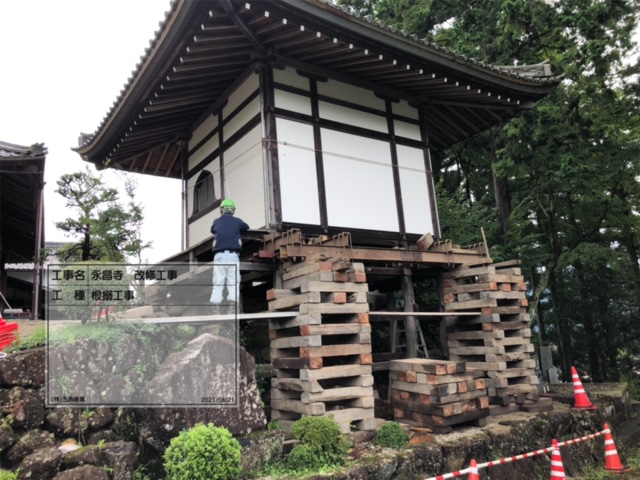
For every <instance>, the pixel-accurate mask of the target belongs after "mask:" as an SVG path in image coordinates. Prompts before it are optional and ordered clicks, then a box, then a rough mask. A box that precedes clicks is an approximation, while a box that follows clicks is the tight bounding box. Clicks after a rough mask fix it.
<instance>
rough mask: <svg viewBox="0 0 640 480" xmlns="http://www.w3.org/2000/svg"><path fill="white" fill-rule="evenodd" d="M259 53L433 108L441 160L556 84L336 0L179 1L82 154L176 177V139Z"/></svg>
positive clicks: (542, 71) (84, 141) (82, 143)
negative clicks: (484, 60) (454, 48)
mask: <svg viewBox="0 0 640 480" xmlns="http://www.w3.org/2000/svg"><path fill="white" fill-rule="evenodd" d="M231 43H233V44H234V45H236V46H237V48H236V49H235V50H234V49H232V50H229V45H230V44H231ZM260 52H262V53H263V54H265V55H272V58H275V59H276V61H280V59H282V60H283V61H284V62H285V63H286V62H287V61H288V62H290V63H291V64H292V65H297V66H296V67H295V68H303V69H304V65H313V66H314V67H318V68H319V69H320V71H324V72H337V73H338V74H339V75H342V77H344V78H352V79H355V80H357V81H361V82H363V84H364V85H371V86H374V88H376V89H378V92H379V93H383V94H386V95H389V96H391V97H397V98H404V99H406V100H408V101H412V102H420V101H423V100H425V99H426V100H428V102H429V108H430V117H429V122H431V123H428V124H427V128H428V129H430V141H431V147H432V148H433V149H434V150H438V149H442V148H446V147H447V146H449V145H452V144H453V143H456V142H458V141H460V140H462V139H463V138H466V137H467V136H470V135H473V134H474V133H477V132H479V131H481V130H484V129H486V128H488V127H489V126H491V125H494V124H496V123H499V122H501V121H504V120H506V119H508V118H511V117H512V116H513V115H515V114H516V113H517V112H518V111H520V110H523V109H526V108H531V106H532V105H533V103H534V102H535V101H537V100H538V99H540V98H542V97H544V96H545V95H546V94H547V93H548V92H549V91H550V90H551V89H552V88H553V86H554V85H555V84H557V83H558V81H559V77H553V76H551V74H550V73H551V72H550V70H549V66H548V64H539V65H535V66H529V67H527V68H526V69H524V68H523V67H520V66H518V67H512V66H492V65H488V64H485V63H482V62H479V61H477V60H475V59H472V58H469V57H466V56H464V55H459V54H457V53H455V52H453V51H451V50H450V49H447V48H443V47H440V46H438V45H436V44H434V43H430V42H428V41H427V40H425V39H421V38H419V37H418V36H417V35H411V34H410V33H408V32H406V31H402V30H398V29H397V28H395V27H394V26H393V25H391V26H388V25H385V24H384V23H382V22H377V21H375V20H374V19H373V18H371V17H369V16H365V17H361V16H360V15H359V13H358V12H357V11H356V10H354V9H351V8H349V7H346V6H341V7H338V6H336V5H334V4H333V2H332V1H331V0H269V1H266V0H253V1H251V0H245V1H241V0H220V1H213V0H209V1H205V0H201V1H193V2H191V1H189V0H174V1H173V2H172V3H171V6H170V9H169V11H168V12H167V13H166V14H165V17H164V19H163V20H162V21H161V22H160V25H159V29H158V30H157V31H156V32H155V35H154V38H153V39H152V40H151V41H150V43H149V46H148V47H147V48H146V49H145V52H144V54H143V55H142V56H141V57H140V61H139V62H138V63H137V64H136V66H135V69H134V70H133V71H132V72H131V76H130V77H129V78H128V80H127V82H126V84H125V85H124V87H123V88H122V89H121V90H120V93H119V95H118V96H117V98H116V99H115V100H114V102H113V104H112V105H111V107H110V108H109V110H108V112H107V113H106V115H105V116H104V118H103V119H102V121H101V123H100V125H99V126H98V127H97V129H96V130H95V133H93V134H81V135H80V138H79V147H78V148H76V149H75V150H76V151H77V152H79V153H80V154H81V155H82V156H83V158H84V159H85V160H88V161H91V162H93V163H95V164H96V165H97V166H98V167H101V166H103V165H104V164H105V162H107V161H108V162H115V163H117V164H120V166H121V167H123V168H127V169H129V171H137V172H141V173H151V174H154V175H162V176H168V177H176V178H179V176H180V168H181V167H180V165H179V162H176V161H175V159H176V158H177V156H178V154H179V148H178V147H177V140H176V139H177V138H181V136H183V135H184V132H185V131H188V129H189V128H190V127H191V126H192V125H193V123H194V122H195V121H196V120H197V119H198V118H199V117H200V115H201V114H202V113H203V112H204V111H205V110H207V108H210V107H211V105H213V104H214V103H215V102H216V101H218V100H220V96H221V95H222V94H223V92H224V91H226V88H228V87H229V86H230V85H231V84H232V83H233V80H234V79H235V78H238V76H239V75H240V74H241V73H242V72H243V71H244V70H245V69H247V68H249V66H250V65H251V63H252V62H253V61H254V59H255V56H254V55H253V54H254V53H260ZM225 55H226V57H225ZM223 57H224V58H223ZM367 69H370V70H367ZM347 81H348V80H347ZM365 88H367V87H365ZM398 92H400V93H401V95H403V96H398V95H396V93H398ZM470 106H471V107H472V108H473V114H472V115H471V117H472V119H471V120H470V121H468V120H467V119H465V118H463V117H464V116H466V115H468V108H470ZM456 122H457V125H454V123H456ZM463 131H464V132H463Z"/></svg>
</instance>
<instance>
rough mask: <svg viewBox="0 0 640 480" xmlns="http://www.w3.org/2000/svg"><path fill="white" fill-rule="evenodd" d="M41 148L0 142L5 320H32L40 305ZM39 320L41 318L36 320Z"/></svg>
mask: <svg viewBox="0 0 640 480" xmlns="http://www.w3.org/2000/svg"><path fill="white" fill-rule="evenodd" d="M46 155H47V149H46V147H45V146H44V145H43V144H41V143H40V144H34V145H31V146H24V145H15V144H12V143H7V142H2V141H0V311H2V312H3V315H4V318H33V319H37V318H39V317H38V313H39V311H40V310H41V305H42V295H41V294H42V276H41V270H40V269H39V268H38V265H37V263H36V262H35V261H34V260H35V259H36V258H38V256H39V252H40V249H41V248H44V206H43V197H42V195H43V188H44V166H45V159H46ZM40 318H42V317H40Z"/></svg>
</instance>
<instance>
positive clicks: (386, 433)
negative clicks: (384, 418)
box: [373, 422, 409, 449]
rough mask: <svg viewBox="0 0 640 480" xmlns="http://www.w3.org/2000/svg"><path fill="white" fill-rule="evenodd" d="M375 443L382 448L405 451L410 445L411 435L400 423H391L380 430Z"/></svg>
mask: <svg viewBox="0 0 640 480" xmlns="http://www.w3.org/2000/svg"><path fill="white" fill-rule="evenodd" d="M373 443H374V444H375V445H379V446H381V447H387V448H396V449H403V448H407V445H409V435H408V434H407V432H405V431H404V429H403V428H402V426H401V425H400V424H399V423H397V422H389V423H385V424H384V425H382V426H381V427H380V428H379V429H378V431H377V432H376V436H375V437H374V439H373Z"/></svg>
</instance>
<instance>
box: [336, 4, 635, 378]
mask: <svg viewBox="0 0 640 480" xmlns="http://www.w3.org/2000/svg"><path fill="white" fill-rule="evenodd" d="M343 3H349V4H351V3H352V2H350V1H347V0H344V1H343ZM353 5H354V7H356V8H358V9H361V10H362V11H364V13H366V14H372V15H375V16H376V18H377V19H378V20H382V21H384V23H385V24H387V25H395V26H396V28H397V29H398V30H407V31H410V32H411V33H416V34H418V35H419V36H421V37H426V38H428V39H429V41H431V42H435V43H436V44H438V45H439V46H442V47H447V48H450V49H452V50H454V51H456V52H457V53H460V54H464V55H468V56H470V57H473V58H475V59H477V60H480V61H484V62H488V63H491V64H497V65H514V64H517V63H520V64H535V63H539V62H542V61H549V62H550V64H551V67H552V71H553V72H554V73H555V74H558V75H562V76H563V81H562V83H561V84H560V85H559V86H558V87H557V88H556V89H555V90H554V91H553V92H552V93H551V94H550V95H549V96H548V97H547V98H545V99H544V100H542V101H540V102H538V104H537V105H536V107H535V108H534V109H533V110H531V111H529V112H526V113H525V114H523V115H520V116H519V117H517V118H514V119H512V120H511V121H509V122H507V123H505V124H504V125H500V126H499V127H495V128H493V129H492V130H491V131H489V132H485V133H483V134H480V135H477V136H475V137H473V138H470V139H468V140H466V141H464V142H462V143H461V144H458V145H455V146H453V147H451V148H449V149H447V150H446V151H444V152H438V153H437V154H435V155H434V156H433V163H434V175H435V177H436V182H437V187H438V198H439V201H440V202H441V203H440V204H439V207H440V205H442V206H444V207H445V208H444V209H441V212H442V211H447V208H449V207H450V206H451V205H449V204H447V203H446V202H445V203H442V200H441V199H442V198H456V199H458V200H457V205H465V204H466V205H468V207H469V210H468V211H469V212H470V213H471V218H477V219H478V220H480V219H481V218H486V217H484V216H483V215H482V213H483V212H486V211H487V210H488V209H490V210H492V211H493V215H494V221H495V223H496V225H497V226H498V228H486V227H485V230H486V231H487V238H488V241H489V243H490V245H491V252H492V256H495V255H494V253H493V252H497V253H499V254H500V255H501V256H502V259H508V258H519V259H521V260H522V261H523V270H524V272H526V276H527V278H528V280H529V283H530V287H531V292H530V293H531V295H530V296H531V300H532V301H531V302H530V305H531V307H530V313H531V314H532V317H533V318H535V319H536V323H537V327H538V333H539V336H540V340H541V341H542V342H549V343H555V344H557V345H558V346H559V349H560V352H561V362H562V366H563V371H565V372H568V371H569V366H570V364H571V363H572V362H573V361H574V360H579V361H581V362H584V365H585V367H586V366H587V365H588V368H589V369H590V370H591V372H590V373H591V375H592V378H593V379H594V380H606V379H608V378H611V379H613V378H615V377H616V376H617V375H618V371H617V369H618V368H620V365H619V358H620V356H621V355H624V356H630V357H632V356H633V355H638V352H637V351H636V350H637V348H636V347H634V345H635V344H637V343H638V342H637V339H638V338H640V325H638V322H637V315H638V313H639V312H640V266H639V264H638V258H639V254H638V249H639V248H640V243H639V242H640V223H639V222H640V218H639V217H638V212H640V186H639V185H638V182H637V180H636V179H637V178H638V177H639V176H640V129H639V126H640V115H639V112H640V102H639V95H638V93H639V92H640V87H639V86H638V82H637V77H638V73H640V68H639V66H638V64H637V62H636V63H625V59H626V58H629V54H630V53H631V52H632V51H633V50H634V49H635V48H637V45H635V44H634V43H633V41H632V36H631V34H632V32H633V31H634V29H635V28H636V26H637V21H638V16H637V12H638V10H639V7H640V1H638V0H629V1H625V0H609V1H606V2H602V1H598V0H556V1H553V2H552V1H546V0H526V1H525V0H485V1H483V2H478V1H475V0H449V1H447V2H434V1H432V0H354V2H353ZM460 196H462V199H460ZM457 205H456V206H457ZM440 220H441V225H442V230H443V232H447V231H448V232H460V231H464V230H465V224H466V226H468V223H469V216H466V217H465V216H464V215H451V216H448V217H445V216H444V215H443V216H441V219H440ZM454 240H456V241H457V239H455V238H454ZM634 319H635V320H634Z"/></svg>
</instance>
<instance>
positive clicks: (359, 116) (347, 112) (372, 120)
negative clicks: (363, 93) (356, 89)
mask: <svg viewBox="0 0 640 480" xmlns="http://www.w3.org/2000/svg"><path fill="white" fill-rule="evenodd" d="M319 108H320V117H321V118H324V119H327V120H333V121H335V122H340V123H345V124H347V125H354V126H357V127H363V128H368V129H370V130H375V131H378V132H383V133H388V132H389V129H388V127H387V119H386V118H385V117H383V116H382V115H374V114H372V113H366V112H359V111H357V110H353V109H352V108H347V107H343V106H340V105H334V104H332V103H327V102H319Z"/></svg>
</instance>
